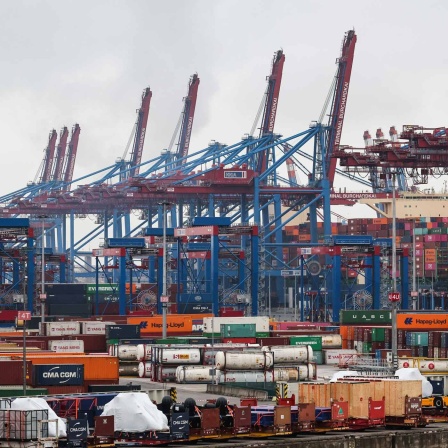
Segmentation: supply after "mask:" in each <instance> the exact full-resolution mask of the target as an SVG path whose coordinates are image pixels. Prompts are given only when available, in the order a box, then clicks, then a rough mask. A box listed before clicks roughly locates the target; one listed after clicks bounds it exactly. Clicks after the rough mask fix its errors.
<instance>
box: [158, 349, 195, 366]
mask: <svg viewBox="0 0 448 448" xmlns="http://www.w3.org/2000/svg"><path fill="white" fill-rule="evenodd" d="M157 362H159V363H161V364H200V363H201V351H200V350H199V349H198V348H190V349H188V348H185V349H183V348H178V349H175V348H160V349H158V350H157Z"/></svg>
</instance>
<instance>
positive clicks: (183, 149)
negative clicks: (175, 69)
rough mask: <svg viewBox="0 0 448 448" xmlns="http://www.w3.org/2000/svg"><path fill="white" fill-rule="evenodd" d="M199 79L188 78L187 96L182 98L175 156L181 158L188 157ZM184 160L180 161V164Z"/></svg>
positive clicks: (195, 76)
mask: <svg viewBox="0 0 448 448" xmlns="http://www.w3.org/2000/svg"><path fill="white" fill-rule="evenodd" d="M198 87H199V78H198V75H197V73H195V74H194V75H192V76H191V77H190V82H189V85H188V95H187V96H186V97H185V98H184V110H183V119H182V126H181V130H180V134H179V142H178V144H177V156H178V158H179V159H180V158H183V157H186V156H187V155H188V149H189V147H190V139H191V131H192V129H193V120H194V111H195V108H196V100H197V97H198ZM184 163H185V160H183V161H182V164H184Z"/></svg>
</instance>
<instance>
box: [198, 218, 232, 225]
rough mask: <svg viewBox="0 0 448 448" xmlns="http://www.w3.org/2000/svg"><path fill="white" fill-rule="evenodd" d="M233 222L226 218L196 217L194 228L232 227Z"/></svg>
mask: <svg viewBox="0 0 448 448" xmlns="http://www.w3.org/2000/svg"><path fill="white" fill-rule="evenodd" d="M231 222H232V220H231V219H230V218H228V217H225V216H221V217H219V216H196V217H195V218H193V222H192V225H193V227H194V226H230V224H231Z"/></svg>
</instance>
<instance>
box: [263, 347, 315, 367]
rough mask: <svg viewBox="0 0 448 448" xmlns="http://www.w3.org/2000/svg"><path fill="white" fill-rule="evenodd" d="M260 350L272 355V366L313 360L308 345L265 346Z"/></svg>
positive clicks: (311, 350)
mask: <svg viewBox="0 0 448 448" xmlns="http://www.w3.org/2000/svg"><path fill="white" fill-rule="evenodd" d="M261 349H262V350H263V351H266V352H271V353H273V354H274V360H273V361H274V365H277V364H288V363H296V362H308V361H311V360H312V359H313V349H312V348H311V346H309V345H266V346H264V347H262V348H261Z"/></svg>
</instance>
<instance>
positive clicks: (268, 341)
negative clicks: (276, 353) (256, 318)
mask: <svg viewBox="0 0 448 448" xmlns="http://www.w3.org/2000/svg"><path fill="white" fill-rule="evenodd" d="M256 343H257V344H259V345H260V346H261V347H264V346H265V345H289V338H287V337H278V338H256Z"/></svg>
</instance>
